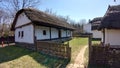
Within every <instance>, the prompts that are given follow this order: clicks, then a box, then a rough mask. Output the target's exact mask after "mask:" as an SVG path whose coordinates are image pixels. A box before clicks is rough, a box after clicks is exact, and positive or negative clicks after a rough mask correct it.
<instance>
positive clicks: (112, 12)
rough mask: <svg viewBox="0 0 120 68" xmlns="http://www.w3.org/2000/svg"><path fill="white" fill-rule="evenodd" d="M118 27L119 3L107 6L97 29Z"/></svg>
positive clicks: (119, 18)
mask: <svg viewBox="0 0 120 68" xmlns="http://www.w3.org/2000/svg"><path fill="white" fill-rule="evenodd" d="M103 28H107V29H120V5H116V6H109V7H108V10H107V12H106V14H105V15H104V17H103V19H102V21H101V25H100V28H99V29H103Z"/></svg>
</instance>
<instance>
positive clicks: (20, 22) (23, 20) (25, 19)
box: [15, 13, 31, 27]
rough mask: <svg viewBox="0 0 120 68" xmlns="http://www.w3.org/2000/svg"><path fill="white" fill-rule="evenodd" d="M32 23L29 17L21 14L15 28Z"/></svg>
mask: <svg viewBox="0 0 120 68" xmlns="http://www.w3.org/2000/svg"><path fill="white" fill-rule="evenodd" d="M30 22H31V21H30V20H29V19H28V17H27V16H26V15H25V13H21V14H20V15H19V16H18V18H17V23H16V25H15V27H18V26H21V25H24V24H27V23H30Z"/></svg>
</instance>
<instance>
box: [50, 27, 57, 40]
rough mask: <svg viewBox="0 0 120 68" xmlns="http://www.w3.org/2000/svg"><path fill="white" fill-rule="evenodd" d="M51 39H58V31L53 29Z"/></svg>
mask: <svg viewBox="0 0 120 68" xmlns="http://www.w3.org/2000/svg"><path fill="white" fill-rule="evenodd" d="M51 38H58V29H56V28H51Z"/></svg>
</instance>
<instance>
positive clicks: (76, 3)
mask: <svg viewBox="0 0 120 68" xmlns="http://www.w3.org/2000/svg"><path fill="white" fill-rule="evenodd" d="M116 4H120V0H116V2H114V0H42V1H41V5H40V7H39V9H40V10H42V11H44V10H46V8H48V9H52V11H53V12H56V13H57V15H62V16H69V17H70V18H71V19H73V20H75V21H80V20H81V19H86V20H88V19H93V18H95V17H100V16H103V15H104V14H105V12H106V10H107V8H108V5H116Z"/></svg>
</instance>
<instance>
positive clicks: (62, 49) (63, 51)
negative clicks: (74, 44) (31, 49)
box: [36, 41, 71, 59]
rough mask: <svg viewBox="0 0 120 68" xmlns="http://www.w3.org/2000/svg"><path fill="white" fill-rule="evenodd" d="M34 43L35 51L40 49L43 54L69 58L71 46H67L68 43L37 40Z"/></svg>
mask: <svg viewBox="0 0 120 68" xmlns="http://www.w3.org/2000/svg"><path fill="white" fill-rule="evenodd" d="M36 45H37V51H40V52H42V53H44V54H48V55H50V56H55V57H59V58H67V59H70V58H71V47H69V44H60V43H53V42H45V41H37V42H36Z"/></svg>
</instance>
